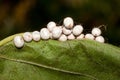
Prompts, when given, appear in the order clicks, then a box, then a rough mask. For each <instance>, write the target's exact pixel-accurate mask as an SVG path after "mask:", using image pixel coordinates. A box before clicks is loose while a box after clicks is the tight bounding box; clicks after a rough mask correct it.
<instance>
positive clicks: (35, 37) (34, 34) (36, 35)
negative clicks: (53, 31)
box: [32, 31, 40, 41]
mask: <svg viewBox="0 0 120 80" xmlns="http://www.w3.org/2000/svg"><path fill="white" fill-rule="evenodd" d="M32 38H33V40H34V41H39V40H40V32H39V31H34V32H32Z"/></svg>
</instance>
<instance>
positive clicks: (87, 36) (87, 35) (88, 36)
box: [85, 34, 95, 40]
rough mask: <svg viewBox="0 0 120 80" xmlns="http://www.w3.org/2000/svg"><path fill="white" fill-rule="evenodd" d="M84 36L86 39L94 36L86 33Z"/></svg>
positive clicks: (92, 38)
mask: <svg viewBox="0 0 120 80" xmlns="http://www.w3.org/2000/svg"><path fill="white" fill-rule="evenodd" d="M85 38H86V39H91V40H94V38H95V37H94V36H93V35H92V34H86V35H85Z"/></svg>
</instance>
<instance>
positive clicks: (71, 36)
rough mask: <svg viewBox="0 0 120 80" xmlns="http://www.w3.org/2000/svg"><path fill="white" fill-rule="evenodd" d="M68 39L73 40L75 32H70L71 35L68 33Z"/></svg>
mask: <svg viewBox="0 0 120 80" xmlns="http://www.w3.org/2000/svg"><path fill="white" fill-rule="evenodd" d="M67 38H68V40H73V39H75V36H74V35H73V34H70V35H68V37H67Z"/></svg>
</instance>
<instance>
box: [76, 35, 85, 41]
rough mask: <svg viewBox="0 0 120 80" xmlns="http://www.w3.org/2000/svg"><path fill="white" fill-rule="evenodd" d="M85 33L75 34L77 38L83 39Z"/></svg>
mask: <svg viewBox="0 0 120 80" xmlns="http://www.w3.org/2000/svg"><path fill="white" fill-rule="evenodd" d="M84 37H85V35H84V34H80V35H79V36H77V39H79V40H81V39H84Z"/></svg>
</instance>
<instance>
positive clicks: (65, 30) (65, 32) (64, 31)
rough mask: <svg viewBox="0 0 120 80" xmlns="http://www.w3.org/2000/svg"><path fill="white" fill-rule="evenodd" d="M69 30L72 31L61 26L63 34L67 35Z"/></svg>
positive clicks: (69, 32)
mask: <svg viewBox="0 0 120 80" xmlns="http://www.w3.org/2000/svg"><path fill="white" fill-rule="evenodd" d="M71 32H72V30H70V29H66V28H65V27H63V33H64V34H65V35H69V34H71Z"/></svg>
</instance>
